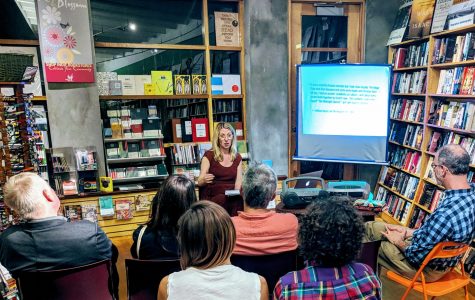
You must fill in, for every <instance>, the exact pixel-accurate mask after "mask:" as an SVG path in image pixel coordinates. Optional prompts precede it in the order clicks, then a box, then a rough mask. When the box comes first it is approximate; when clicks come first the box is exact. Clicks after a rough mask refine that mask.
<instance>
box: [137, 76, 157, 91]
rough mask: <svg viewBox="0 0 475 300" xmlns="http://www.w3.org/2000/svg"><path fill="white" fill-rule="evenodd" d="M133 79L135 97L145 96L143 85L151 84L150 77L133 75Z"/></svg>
mask: <svg viewBox="0 0 475 300" xmlns="http://www.w3.org/2000/svg"><path fill="white" fill-rule="evenodd" d="M134 79H135V91H136V93H137V95H146V94H145V85H146V84H151V83H152V76H150V75H135V76H134ZM152 95H153V94H152Z"/></svg>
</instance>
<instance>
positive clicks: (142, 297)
mask: <svg viewBox="0 0 475 300" xmlns="http://www.w3.org/2000/svg"><path fill="white" fill-rule="evenodd" d="M180 270H181V267H180V260H179V259H169V260H140V259H126V260H125V272H126V274H127V296H128V299H129V300H148V299H154V300H156V299H157V294H158V285H159V284H160V281H161V280H162V278H163V277H165V276H167V275H169V274H171V273H173V272H177V271H180Z"/></svg>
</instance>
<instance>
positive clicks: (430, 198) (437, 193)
mask: <svg viewBox="0 0 475 300" xmlns="http://www.w3.org/2000/svg"><path fill="white" fill-rule="evenodd" d="M443 193H444V192H443V191H442V190H440V189H438V188H437V186H435V185H432V184H429V183H426V184H425V185H424V188H423V190H422V194H421V197H420V199H419V204H420V205H422V206H424V207H427V208H428V209H429V210H430V211H434V210H435V209H436V208H437V206H438V205H439V202H440V200H441V197H442V194H443Z"/></svg>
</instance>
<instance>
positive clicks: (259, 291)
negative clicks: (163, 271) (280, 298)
mask: <svg viewBox="0 0 475 300" xmlns="http://www.w3.org/2000/svg"><path fill="white" fill-rule="evenodd" d="M178 228H179V229H178V241H179V244H180V250H181V258H180V260H181V267H182V269H183V271H180V272H175V273H172V274H170V275H168V276H166V277H164V278H163V279H162V281H161V282H160V286H159V289H158V299H163V300H165V299H170V300H171V299H188V300H194V299H226V300H233V299H235V300H243V299H250V300H259V299H261V300H263V299H266V300H267V299H268V298H269V293H268V290H267V283H266V280H265V279H264V278H263V277H261V276H259V275H257V274H255V273H249V272H246V271H243V270H241V269H240V268H238V267H235V266H233V265H232V264H231V261H230V257H231V254H232V252H233V248H234V245H235V244H236V231H235V230H234V226H233V222H232V221H231V218H230V217H229V215H228V213H227V212H226V211H225V210H224V209H223V208H222V207H221V206H219V205H217V204H216V203H213V202H210V201H206V200H204V201H199V202H197V203H194V204H193V205H192V206H191V207H190V209H189V210H188V211H187V212H185V213H184V214H183V216H182V217H181V218H180V220H179V221H178Z"/></svg>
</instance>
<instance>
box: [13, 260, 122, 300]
mask: <svg viewBox="0 0 475 300" xmlns="http://www.w3.org/2000/svg"><path fill="white" fill-rule="evenodd" d="M110 275H111V262H110V261H109V260H103V261H99V262H96V263H92V264H88V265H85V266H80V267H73V268H68V269H62V270H49V271H31V272H23V273H21V274H20V276H19V278H18V281H17V283H18V288H19V291H20V295H21V296H20V298H21V299H22V300H29V299H35V300H38V299H48V300H56V299H57V300H60V299H68V300H76V299H77V300H84V299H88V300H96V299H97V300H105V299H114V296H113V293H112V292H111V291H112V286H111V280H110Z"/></svg>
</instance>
